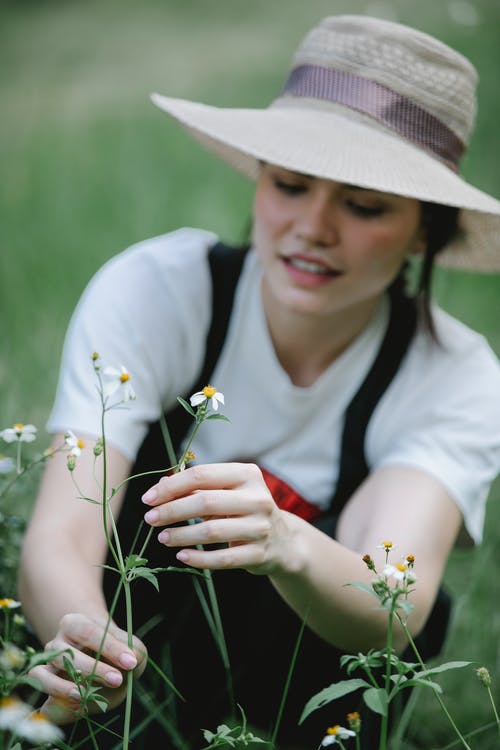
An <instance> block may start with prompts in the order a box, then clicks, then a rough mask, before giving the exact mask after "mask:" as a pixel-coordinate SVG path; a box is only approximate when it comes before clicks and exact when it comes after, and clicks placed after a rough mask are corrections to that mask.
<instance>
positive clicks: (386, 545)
mask: <svg viewBox="0 0 500 750" xmlns="http://www.w3.org/2000/svg"><path fill="white" fill-rule="evenodd" d="M377 549H383V550H384V551H385V552H391V551H392V550H393V549H396V548H395V547H394V545H393V543H392V542H382V543H381V544H377Z"/></svg>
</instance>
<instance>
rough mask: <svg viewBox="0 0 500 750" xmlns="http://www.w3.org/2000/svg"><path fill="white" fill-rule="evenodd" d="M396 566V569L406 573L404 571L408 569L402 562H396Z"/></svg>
mask: <svg viewBox="0 0 500 750" xmlns="http://www.w3.org/2000/svg"><path fill="white" fill-rule="evenodd" d="M396 568H397V569H398V570H399V571H401V573H406V571H407V570H408V566H407V565H405V564H404V563H398V564H397V565H396Z"/></svg>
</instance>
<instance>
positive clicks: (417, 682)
mask: <svg viewBox="0 0 500 750" xmlns="http://www.w3.org/2000/svg"><path fill="white" fill-rule="evenodd" d="M412 685H421V686H422V687H429V688H432V690H435V691H436V692H437V693H442V692H443V688H442V687H441V685H438V683H437V682H432V680H419V679H417V678H415V677H412V678H411V679H409V680H405V682H404V683H402V684H401V685H400V686H399V689H401V690H403V689H404V688H405V687H411V686H412ZM397 692H399V691H397Z"/></svg>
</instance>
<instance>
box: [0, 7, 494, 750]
mask: <svg viewBox="0 0 500 750" xmlns="http://www.w3.org/2000/svg"><path fill="white" fill-rule="evenodd" d="M452 6H454V7H455V8H456V7H457V3H456V2H455V3H453V2H446V3H445V2H443V3H436V2H432V1H431V0H421V2H419V3H418V4H413V3H412V4H410V3H407V2H404V0H397V1H396V0H395V1H394V2H391V3H389V2H384V3H382V2H379V3H375V2H372V3H370V2H361V1H360V0H342V1H341V0H337V1H335V0H308V2H307V3H304V2H303V0H253V2H252V3H249V2H248V1H247V0H245V1H243V0H217V2H215V0H205V2H203V3H201V2H199V1H198V2H195V0H143V2H142V3H141V4H140V6H139V5H138V4H137V3H135V2H132V0H120V1H119V0H99V1H98V0H87V1H86V2H83V0H74V2H71V3H62V2H57V1H56V0H52V1H50V2H49V1H40V2H33V1H32V2H29V1H28V0H25V2H23V3H18V2H14V0H11V2H5V1H4V2H3V3H2V4H1V6H0V93H1V98H2V118H1V119H0V163H1V165H2V176H3V179H2V181H1V183H0V226H1V236H0V242H1V251H0V285H1V286H0V292H1V293H0V341H1V342H2V348H1V353H0V415H1V421H2V424H1V426H4V425H7V424H9V423H12V422H14V421H24V422H35V423H36V424H37V425H39V426H40V427H41V426H42V425H43V424H44V422H45V419H46V417H47V415H48V412H49V409H50V405H51V401H52V398H53V393H54V389H55V385H56V377H57V370H58V366H59V357H60V352H61V347H62V343H63V338H64V331H65V328H66V325H67V322H68V319H69V316H70V314H71V310H72V309H73V307H74V305H75V304H76V301H77V299H78V297H79V294H80V293H81V291H82V290H83V288H84V286H85V284H86V282H87V281H88V280H89V278H90V277H91V275H92V274H93V272H94V271H95V270H96V269H97V268H98V267H99V266H100V265H101V264H102V263H103V262H104V261H105V260H107V259H108V258H110V257H111V256H112V255H114V254H115V253H116V252H118V251H120V250H121V249H123V248H124V247H126V246H128V245H130V244H131V243H133V242H135V241H138V240H140V239H143V238H145V237H148V236H153V235H155V234H159V233H163V232H166V231H169V230H171V229H174V228H176V227H178V226H181V225H193V226H203V227H206V228H209V229H213V230H214V231H216V232H218V233H220V234H221V235H222V236H223V237H224V238H226V239H229V240H231V239H232V240H238V239H239V238H240V237H241V236H242V233H243V231H244V228H245V226H246V224H247V220H248V216H249V214H250V206H251V193H252V189H251V185H250V184H248V183H247V181H246V180H245V179H244V178H242V177H240V176H238V175H237V174H234V173H233V172H232V171H231V170H230V169H229V168H228V167H226V166H225V165H223V164H221V163H219V162H218V161H217V160H216V159H214V158H213V157H212V156H211V155H209V154H207V153H205V152H203V151H201V150H199V149H198V148H197V147H194V146H193V144H192V142H191V141H190V140H189V139H188V138H187V137H186V136H185V135H184V134H183V133H182V132H181V131H180V130H178V129H177V128H176V127H175V126H173V125H172V124H170V123H169V122H168V121H167V119H166V118H165V116H164V115H162V114H161V113H159V112H158V111H156V110H155V108H154V107H152V106H151V104H150V103H149V102H148V98H147V97H148V93H149V92H150V91H152V90H158V91H160V92H162V93H168V94H171V95H178V96H184V97H186V98H195V99H200V100H203V101H207V102H211V103H215V104H220V105H225V104H227V105H234V106H238V105H243V106H245V105H257V106H264V105H265V104H266V103H267V102H268V101H269V100H270V99H272V97H273V96H274V95H275V93H276V92H277V91H278V90H279V88H280V86H281V84H282V81H283V78H284V76H285V74H286V70H287V66H288V62H289V58H290V53H291V50H292V49H293V47H294V46H295V44H296V42H297V41H298V39H299V38H300V37H301V35H302V34H303V32H304V31H305V30H306V29H307V28H308V27H310V26H311V25H312V24H313V23H315V22H316V20H317V19H319V18H320V17H322V16H324V15H327V14H329V13H336V12H348V13H350V12H370V11H371V12H374V13H377V12H379V13H383V14H386V15H390V14H395V15H396V16H397V18H399V19H400V20H401V21H403V22H408V23H411V24H414V25H416V26H418V27H419V28H421V29H423V30H424V31H429V32H431V33H435V34H436V35H437V36H440V37H441V38H442V39H443V40H445V41H447V42H449V43H450V44H452V45H453V46H455V47H457V48H458V49H459V50H461V51H462V52H463V53H464V54H466V55H467V56H470V58H471V59H472V60H473V61H474V62H475V64H476V66H477V67H478V69H479V72H480V75H481V84H480V97H481V102H482V106H481V108H480V110H479V115H478V121H477V130H476V135H475V136H474V140H473V146H474V156H473V157H472V156H471V157H470V158H467V160H466V162H465V164H464V173H465V175H466V176H467V177H468V178H470V179H471V181H472V182H474V183H475V184H476V185H478V186H479V187H482V188H484V189H486V190H489V191H491V192H492V193H493V194H495V195H497V196H500V174H499V172H498V168H497V164H496V160H495V159H494V158H492V155H493V154H495V153H497V151H498V129H497V123H498V121H499V119H500V100H499V99H498V95H497V88H498V76H497V71H498V67H499V63H500V45H499V44H498V28H499V26H498V24H499V22H500V8H499V6H498V3H497V2H496V0H482V1H481V2H476V3H475V4H474V6H475V7H476V9H477V10H478V12H479V15H480V25H479V26H466V25H460V24H457V23H454V22H453V21H452V19H451V16H450V8H451V7H452ZM462 6H463V3H462ZM499 291H500V284H499V280H498V277H496V276H480V275H470V276H466V275H463V274H460V273H451V272H444V271H443V272H440V273H439V274H438V277H437V279H436V292H437V297H438V299H439V300H440V302H441V303H442V304H443V306H444V307H445V308H446V309H448V310H449V311H450V312H452V313H453V314H455V315H457V316H458V317H459V318H461V319H462V320H464V321H465V322H466V323H469V324H470V325H472V326H473V327H474V328H476V329H477V330H479V331H481V332H482V333H484V334H485V335H486V336H487V337H488V338H489V340H490V341H491V343H492V346H493V347H494V348H495V350H496V351H497V352H498V353H500V328H499V326H498V320H499V319H500V315H499V312H500V295H499ZM126 303H127V301H126V300H124V301H123V304H126ZM42 440H43V438H42ZM499 497H500V487H499V485H498V484H497V485H495V488H494V491H493V493H492V497H491V502H490V505H489V510H488V523H487V527H486V536H485V543H484V545H483V546H482V547H481V548H479V549H478V550H475V551H464V550H457V551H455V552H454V554H453V555H452V558H451V561H450V564H449V566H448V569H447V573H446V581H447V583H448V586H449V587H450V588H451V589H452V591H453V592H454V593H455V597H456V601H457V610H456V618H455V622H454V625H453V629H452V633H451V635H450V638H449V642H448V645H447V652H446V656H447V657H448V656H449V657H450V658H469V659H473V660H477V661H478V663H480V664H485V665H486V666H488V667H489V668H490V669H491V671H492V674H493V678H494V681H495V683H494V684H495V685H498V682H499V679H500V665H499V664H498V656H497V645H496V644H497V643H498V641H499V636H500V616H499V615H498V613H497V611H496V607H495V604H496V602H497V601H498V598H499V596H500V587H499V585H498V584H497V582H496V576H495V575H494V574H493V572H494V571H496V570H498V565H499V562H500V561H499V560H498V556H499V554H500V553H499V552H498V548H499V546H498V532H497V528H498V527H499V521H500V517H499V510H498V507H497V506H498V502H497V501H498V500H499ZM30 505H31V497H27V498H26V500H25V506H24V514H25V515H27V514H28V513H29V509H30ZM447 683H449V684H448V685H447V689H448V691H449V694H450V696H451V702H452V704H453V706H454V712H455V714H456V715H457V716H458V717H459V719H460V722H461V726H463V727H465V728H467V727H468V726H471V727H472V726H477V725H478V724H480V723H486V722H487V721H489V720H490V713H489V711H488V710H487V706H486V700H485V695H484V694H483V693H482V692H481V688H480V687H479V686H477V685H476V683H475V679H474V677H473V676H472V675H471V676H470V678H469V680H468V681H467V682H466V683H465V685H464V683H463V681H462V680H460V681H457V679H456V676H453V677H450V678H449V679H448V680H447ZM496 694H497V696H498V694H499V691H498V687H496ZM442 726H443V722H442V720H441V718H440V716H439V715H438V713H437V711H436V710H435V709H434V707H433V704H432V701H430V700H429V699H427V698H425V699H423V700H422V701H421V704H420V706H419V707H418V708H417V714H416V720H415V722H414V724H413V729H412V731H413V734H414V736H415V739H414V743H415V744H414V745H411V747H426V748H428V747H430V746H436V747H439V746H440V745H444V744H445V743H446V742H447V741H449V735H448V734H447V730H446V728H444V729H443V730H441V727H442ZM495 742H496V741H495V736H494V734H493V735H492V738H491V739H490V738H489V737H488V738H486V737H485V738H484V740H483V741H482V743H481V747H482V748H483V750H488V748H490V747H494V746H495V747H496V746H497V743H496V744H495ZM434 743H435V744H434ZM408 747H410V745H408Z"/></svg>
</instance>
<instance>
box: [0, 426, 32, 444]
mask: <svg viewBox="0 0 500 750" xmlns="http://www.w3.org/2000/svg"><path fill="white" fill-rule="evenodd" d="M36 432H37V430H36V427H35V425H34V424H22V423H21V422H18V423H16V424H13V425H12V427H7V428H6V429H5V430H2V431H1V432H0V438H2V439H3V440H5V442H6V443H14V442H15V441H18V442H20V443H31V442H33V440H35V438H36Z"/></svg>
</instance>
